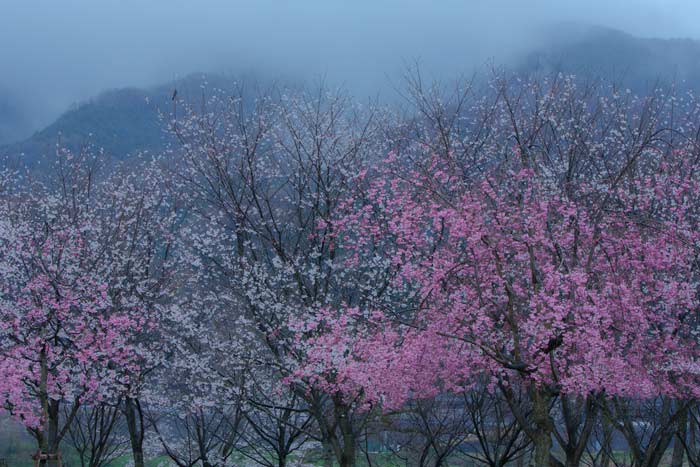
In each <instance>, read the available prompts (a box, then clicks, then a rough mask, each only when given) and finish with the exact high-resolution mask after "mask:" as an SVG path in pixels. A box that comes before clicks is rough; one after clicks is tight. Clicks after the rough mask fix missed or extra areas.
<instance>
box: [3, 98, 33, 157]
mask: <svg viewBox="0 0 700 467" xmlns="http://www.w3.org/2000/svg"><path fill="white" fill-rule="evenodd" d="M30 131H31V125H30V123H29V118H27V116H26V115H25V111H24V109H23V106H22V104H21V103H19V102H17V100H16V99H15V98H14V97H13V96H12V95H11V94H10V93H9V92H7V91H3V90H1V89H0V144H7V143H11V142H13V141H16V140H19V139H21V138H22V137H25V136H26V135H27V134H29V133H30Z"/></svg>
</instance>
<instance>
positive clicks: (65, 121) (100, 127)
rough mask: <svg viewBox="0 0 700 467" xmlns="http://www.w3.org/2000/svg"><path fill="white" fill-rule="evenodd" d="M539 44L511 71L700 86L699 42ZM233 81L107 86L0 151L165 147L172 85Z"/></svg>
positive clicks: (4, 119) (561, 37) (190, 92)
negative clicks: (58, 147) (163, 121)
mask: <svg viewBox="0 0 700 467" xmlns="http://www.w3.org/2000/svg"><path fill="white" fill-rule="evenodd" d="M543 43H545V44H546V45H545V46H542V47H539V48H537V49H536V50H533V51H532V52H530V53H528V54H525V55H524V56H522V57H521V58H520V59H518V60H516V61H515V62H514V63H512V64H511V69H512V70H514V71H515V72H518V73H528V74H531V73H539V74H549V73H553V72H564V73H567V74H568V73H570V74H575V75H578V76H584V77H595V78H602V79H605V80H607V81H610V82H615V83H617V84H619V85H621V86H623V85H624V86H625V87H628V88H630V89H632V90H634V91H635V92H638V93H644V92H646V91H648V90H649V89H650V88H651V87H654V86H656V85H659V84H661V85H667V84H670V83H675V84H677V85H678V87H679V88H680V89H694V90H697V89H698V88H700V41H695V40H690V39H647V38H639V37H635V36H632V35H630V34H627V33H624V32H622V31H618V30H614V29H607V28H602V27H585V26H580V25H565V26H560V27H558V28H556V29H555V30H553V31H551V32H550V33H548V36H547V38H546V40H545V41H543ZM248 80H249V79H246V81H248ZM252 81H255V79H252ZM258 81H260V80H259V79H258ZM263 81H264V80H263ZM263 84H264V83H263ZM233 86H234V78H231V77H227V76H223V75H216V74H214V75H207V76H206V78H205V77H204V76H203V75H202V74H193V75H190V76H188V77H186V78H183V79H180V80H176V81H173V82H170V83H167V84H163V85H160V86H156V87H153V88H147V89H138V88H125V89H117V90H111V91H107V92H105V93H102V94H100V95H98V96H97V97H95V98H93V99H90V100H89V101H87V102H83V103H80V104H77V105H74V106H73V107H72V108H70V109H69V110H67V111H66V112H65V113H64V114H63V115H61V116H60V117H59V118H58V119H57V120H56V121H55V122H54V123H52V124H51V125H49V126H48V127H46V128H44V129H42V130H41V131H38V132H36V133H35V134H34V135H32V136H31V137H29V138H27V139H25V140H23V141H20V142H16V143H13V144H9V145H5V146H0V154H5V155H11V156H19V155H23V156H22V157H23V160H25V161H27V162H30V163H31V162H32V161H36V160H39V159H41V158H42V157H45V156H46V155H47V154H52V153H53V151H54V148H55V146H56V144H57V143H58V142H59V141H60V142H61V144H62V145H64V146H66V147H68V148H70V149H73V150H78V149H79V148H80V147H81V146H83V145H86V144H90V145H92V146H94V147H100V148H104V150H105V152H107V153H108V154H110V155H112V156H113V157H115V158H119V159H121V158H125V157H128V155H130V154H133V153H135V152H137V151H144V150H145V151H158V150H161V149H163V148H164V147H165V145H166V144H167V135H166V134H165V133H164V132H163V128H162V124H161V118H160V116H161V115H168V114H169V113H170V112H171V111H172V106H173V103H172V100H171V96H172V93H173V90H174V89H177V90H178V98H185V99H186V100H189V101H193V100H195V101H196V100H199V99H201V96H202V94H203V93H204V94H206V93H209V92H211V91H212V90H213V89H231V88H232V87H233ZM20 114H21V112H20V111H19V109H18V108H17V106H16V105H13V103H12V102H11V101H10V100H8V99H6V100H2V97H1V96H0V144H2V143H3V142H7V141H9V140H12V138H13V135H15V136H16V135H17V134H19V133H18V130H17V128H15V127H13V124H15V126H16V123H13V122H21V121H22V120H21V119H20V118H19V117H18V115H20Z"/></svg>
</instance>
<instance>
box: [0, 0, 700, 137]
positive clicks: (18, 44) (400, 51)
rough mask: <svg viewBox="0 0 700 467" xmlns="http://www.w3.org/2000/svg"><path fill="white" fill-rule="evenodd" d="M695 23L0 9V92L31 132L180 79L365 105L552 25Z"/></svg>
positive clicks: (438, 2)
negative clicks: (324, 82) (209, 76)
mask: <svg viewBox="0 0 700 467" xmlns="http://www.w3.org/2000/svg"><path fill="white" fill-rule="evenodd" d="M699 15H700V2H698V1H697V0H683V1H682V0H617V1H616V0H607V1H603V0H576V1H573V0H483V1H477V0H346V1H339V0H294V1H291V0H289V1H282V0H249V1H242V0H189V1H185V0H0V44H1V45H0V69H1V70H2V73H0V92H5V93H6V94H7V93H9V94H11V95H12V96H16V97H17V98H18V100H20V101H22V103H23V105H26V106H28V108H31V109H32V111H33V112H34V113H35V115H36V118H37V120H42V121H41V122H40V123H44V121H46V120H48V119H50V118H53V117H54V116H55V115H56V114H57V113H59V112H60V111H62V110H64V109H65V108H66V107H67V106H68V105H69V104H70V103H72V102H75V101H79V100H82V99H86V98H88V97H90V96H92V95H95V94H96V93H98V92H100V91H102V90H105V89H108V88H112V87H123V86H128V85H135V86H143V85H149V84H155V83H158V82H163V81H169V80H171V79H174V78H177V77H179V76H183V75H185V74H188V73H190V72H193V71H224V72H229V73H236V72H241V71H246V72H250V71H258V72H263V73H266V74H268V75H271V76H274V77H283V76H293V77H296V78H309V77H311V78H313V77H318V76H319V75H321V74H324V75H326V76H327V78H328V79H329V80H331V81H333V82H336V83H340V84H345V85H346V86H347V87H348V88H350V89H352V90H355V91H360V92H370V91H371V90H373V89H380V88H382V87H383V86H385V85H386V83H387V81H388V80H390V79H391V78H396V77H397V76H398V75H399V73H400V71H401V70H402V67H403V66H404V65H405V63H406V62H410V61H413V60H415V59H419V60H420V63H421V64H422V66H423V68H424V69H426V70H428V71H430V72H432V73H433V74H434V75H436V76H444V75H446V74H453V73H457V72H460V71H461V72H465V71H466V72H469V71H471V70H473V68H474V66H481V65H483V63H485V62H486V61H487V60H489V59H493V60H494V61H496V62H502V61H506V60H508V58H509V57H511V56H513V54H517V53H519V52H522V51H525V50H528V49H530V48H532V47H533V46H534V45H537V44H538V43H539V42H540V41H542V37H543V36H542V33H541V32H542V30H543V28H546V27H547V25H550V24H553V23H558V22H569V21H576V22H580V23H585V24H600V25H605V26H610V27H614V28H619V29H622V30H625V31H628V32H630V33H632V34H635V35H641V36H653V37H693V38H698V37H700V22H698V21H697V18H698V17H700V16H699ZM3 90H4V91H3Z"/></svg>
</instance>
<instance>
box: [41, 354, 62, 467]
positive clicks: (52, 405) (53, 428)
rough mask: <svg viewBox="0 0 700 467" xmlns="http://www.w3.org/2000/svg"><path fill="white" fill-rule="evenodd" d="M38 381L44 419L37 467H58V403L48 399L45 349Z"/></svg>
mask: <svg viewBox="0 0 700 467" xmlns="http://www.w3.org/2000/svg"><path fill="white" fill-rule="evenodd" d="M39 361H40V372H41V373H40V379H39V400H40V402H41V413H42V417H43V419H44V432H43V433H42V434H41V435H40V436H39V438H38V441H39V443H38V444H39V451H38V452H37V454H38V455H40V456H41V457H40V459H39V465H40V466H41V467H58V465H59V463H58V455H59V454H58V441H59V440H58V413H59V402H58V401H56V400H52V399H50V398H49V392H48V378H49V370H48V362H47V356H46V347H43V348H42V349H41V352H40V353H39Z"/></svg>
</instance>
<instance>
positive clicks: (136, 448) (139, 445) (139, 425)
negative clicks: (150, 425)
mask: <svg viewBox="0 0 700 467" xmlns="http://www.w3.org/2000/svg"><path fill="white" fill-rule="evenodd" d="M124 415H125V416H126V425H127V428H128V429H129V441H130V443H131V453H132V457H133V459H134V467H144V460H143V411H142V410H141V404H140V403H139V401H138V399H134V398H132V397H127V398H126V399H125V401H124Z"/></svg>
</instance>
